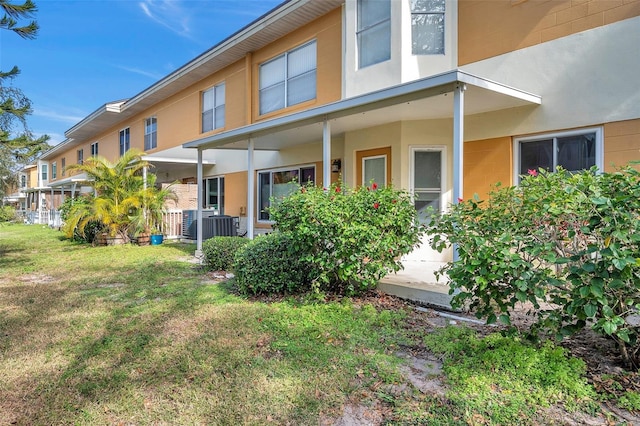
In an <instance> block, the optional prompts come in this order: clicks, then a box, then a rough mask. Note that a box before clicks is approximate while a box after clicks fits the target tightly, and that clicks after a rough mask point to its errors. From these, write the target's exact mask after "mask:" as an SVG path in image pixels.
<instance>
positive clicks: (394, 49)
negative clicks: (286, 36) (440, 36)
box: [344, 0, 458, 98]
mask: <svg viewBox="0 0 640 426" xmlns="http://www.w3.org/2000/svg"><path fill="white" fill-rule="evenodd" d="M356 8H357V1H356V0H353V1H347V2H346V4H345V23H344V28H345V31H344V34H345V64H344V65H345V67H344V85H345V97H347V98H348V97H352V96H356V95H360V94H363V93H368V92H372V91H374V90H379V89H383V88H386V87H390V86H395V85H397V84H401V83H406V82H408V81H412V80H417V79H419V78H423V77H427V76H431V75H435V74H440V73H443V72H446V71H450V70H452V69H454V68H456V67H457V58H458V51H457V49H458V42H457V38H458V30H457V27H458V23H457V22H458V2H457V1H455V0H447V2H446V5H445V54H444V55H413V54H412V53H411V9H410V2H409V1H397V0H392V1H391V59H389V60H388V61H385V62H381V63H378V64H374V65H371V66H368V67H365V68H361V69H359V68H358V48H357V41H356V29H357V13H356Z"/></svg>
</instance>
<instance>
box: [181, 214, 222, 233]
mask: <svg viewBox="0 0 640 426" xmlns="http://www.w3.org/2000/svg"><path fill="white" fill-rule="evenodd" d="M215 214H216V210H202V217H203V218H205V217H211V216H214V215H215ZM197 218H198V210H183V211H182V237H183V238H188V239H190V240H195V239H196V238H197V237H198V235H197V232H198V228H197V223H196V219H197Z"/></svg>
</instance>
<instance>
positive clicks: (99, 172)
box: [63, 150, 175, 241]
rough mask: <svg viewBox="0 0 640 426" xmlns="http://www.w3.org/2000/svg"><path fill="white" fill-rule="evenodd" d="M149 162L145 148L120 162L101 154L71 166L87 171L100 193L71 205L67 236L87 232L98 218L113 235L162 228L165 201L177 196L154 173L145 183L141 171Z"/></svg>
mask: <svg viewBox="0 0 640 426" xmlns="http://www.w3.org/2000/svg"><path fill="white" fill-rule="evenodd" d="M148 165H149V164H148V162H146V161H144V160H142V152H140V151H136V150H129V151H127V152H126V153H125V155H123V156H122V157H120V159H119V160H118V161H117V162H116V163H111V162H109V161H108V160H107V159H106V158H104V157H100V156H97V157H91V158H89V159H87V160H85V161H84V163H83V164H72V165H71V166H68V167H67V170H69V171H79V172H83V173H86V174H87V177H88V178H89V180H88V181H87V184H88V185H90V186H91V187H92V188H93V189H94V190H95V192H96V194H97V195H95V196H93V195H89V196H87V197H86V199H85V202H82V203H76V204H73V206H71V208H70V209H69V211H68V213H66V219H65V225H64V227H63V230H64V231H65V234H66V235H67V237H68V238H72V237H73V235H75V234H79V235H83V236H84V235H85V228H86V227H87V225H88V224H89V223H94V222H98V223H100V224H102V228H103V229H105V232H108V233H109V236H111V237H115V236H120V237H122V238H123V239H124V240H125V241H128V240H129V236H130V234H135V233H137V232H141V231H147V232H148V231H149V230H156V229H157V230H158V231H159V230H160V229H159V228H161V220H162V212H163V210H164V202H165V201H166V200H168V199H175V194H174V193H173V192H172V191H171V189H170V188H163V189H158V188H156V187H155V175H154V174H152V173H148V174H147V185H146V187H145V182H144V179H143V177H142V173H141V171H142V169H143V168H144V167H146V166H148Z"/></svg>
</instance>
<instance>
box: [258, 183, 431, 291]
mask: <svg viewBox="0 0 640 426" xmlns="http://www.w3.org/2000/svg"><path fill="white" fill-rule="evenodd" d="M273 201H274V203H272V205H274V207H273V208H271V209H270V210H269V213H270V215H271V219H272V220H273V221H274V222H275V224H274V228H275V229H277V230H278V231H280V232H282V233H285V234H288V235H290V236H291V241H292V249H293V250H295V251H296V252H297V253H299V256H300V259H301V260H303V261H305V262H307V263H309V264H310V265H311V269H312V273H313V275H312V277H311V279H312V284H313V288H314V289H315V290H318V291H336V292H343V293H347V294H354V293H360V292H363V291H366V290H368V289H372V288H375V286H376V285H377V283H378V281H379V280H380V278H382V277H383V276H385V275H386V274H388V273H390V272H393V271H398V270H399V269H401V268H402V264H401V263H400V257H401V256H402V255H404V254H406V253H409V252H410V251H412V250H413V248H414V247H415V246H416V244H418V243H419V241H420V235H421V233H422V228H421V226H420V225H419V223H418V219H417V214H416V210H415V208H414V206H413V202H412V199H411V197H410V196H409V194H407V193H406V192H403V191H400V190H396V189H394V188H392V187H390V186H389V187H385V188H378V187H377V186H376V185H375V184H372V185H371V186H369V187H360V188H357V189H351V188H348V187H346V186H345V185H344V184H334V185H332V186H331V188H326V189H323V188H319V187H316V186H313V185H308V186H304V187H301V188H300V189H299V190H298V191H297V192H295V193H293V194H291V195H289V196H288V197H286V198H284V199H282V200H273Z"/></svg>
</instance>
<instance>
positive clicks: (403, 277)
mask: <svg viewBox="0 0 640 426" xmlns="http://www.w3.org/2000/svg"><path fill="white" fill-rule="evenodd" d="M430 275H431V274H425V273H424V271H420V270H415V269H414V270H412V269H411V268H408V269H404V270H400V271H398V272H397V273H392V274H389V275H387V276H385V277H384V278H383V279H382V280H380V282H379V283H378V289H379V290H380V291H382V292H384V293H387V294H390V295H393V296H398V297H401V298H403V299H408V300H412V301H415V302H419V303H424V304H426V305H431V306H436V307H440V308H444V309H447V310H452V308H451V296H450V295H449V286H448V285H447V284H446V283H438V282H435V280H434V279H433V277H432V276H430Z"/></svg>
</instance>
